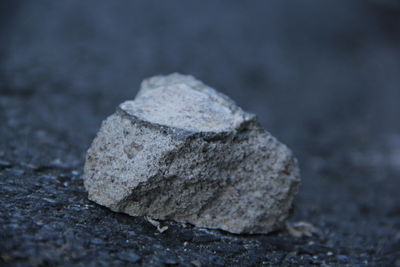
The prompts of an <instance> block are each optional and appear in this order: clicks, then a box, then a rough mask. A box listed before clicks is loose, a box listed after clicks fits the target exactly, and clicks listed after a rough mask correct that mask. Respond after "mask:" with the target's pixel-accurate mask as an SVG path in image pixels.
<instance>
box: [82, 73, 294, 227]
mask: <svg viewBox="0 0 400 267" xmlns="http://www.w3.org/2000/svg"><path fill="white" fill-rule="evenodd" d="M84 177H85V183H84V184H85V187H86V189H87V190H88V192H89V199H91V200H93V201H95V202H97V203H99V204H101V205H104V206H106V207H109V208H111V209H112V210H114V211H119V212H125V213H128V214H130V215H134V216H149V217H151V218H155V219H171V220H175V221H178V222H183V223H191V224H194V225H196V226H200V227H207V228H217V229H223V230H226V231H229V232H232V233H266V232H270V231H273V230H276V229H278V228H279V227H281V226H282V223H283V222H284V220H285V219H286V218H287V216H288V213H289V210H290V208H291V204H292V201H293V198H294V196H295V194H296V193H297V191H298V187H299V184H300V178H299V168H298V165H297V161H296V159H295V158H294V157H293V155H292V152H291V151H290V150H289V149H288V148H287V147H286V146H285V145H283V144H282V143H280V142H279V141H277V140H276V138H274V137H273V136H271V135H270V134H269V133H268V132H267V131H265V130H264V129H262V128H261V126H260V125H259V123H258V122H257V120H256V118H255V116H254V115H252V114H250V113H246V112H244V111H243V110H242V109H241V108H239V107H238V106H237V105H235V103H234V102H233V101H232V100H230V99H229V98H228V97H227V96H225V95H222V94H221V93H218V92H217V91H216V90H214V89H212V88H210V87H208V86H206V85H204V84H203V83H202V82H200V81H198V80H196V79H195V78H193V77H192V76H184V75H180V74H172V75H168V76H156V77H153V78H150V79H148V80H145V81H144V82H143V83H142V86H141V89H140V91H139V93H138V95H137V97H136V98H135V100H134V101H126V102H124V103H122V104H121V105H120V106H119V107H118V109H117V111H116V113H115V114H113V115H111V116H110V117H108V118H107V119H106V120H105V121H104V122H103V124H102V126H101V129H100V131H99V133H98V134H97V137H96V138H95V140H94V141H93V144H92V146H91V148H90V149H89V150H88V153H87V158H86V164H85V174H84Z"/></svg>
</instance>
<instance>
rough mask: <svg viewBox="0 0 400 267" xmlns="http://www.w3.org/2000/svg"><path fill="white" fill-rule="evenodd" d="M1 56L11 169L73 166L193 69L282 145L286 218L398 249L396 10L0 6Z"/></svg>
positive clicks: (252, 5)
mask: <svg viewBox="0 0 400 267" xmlns="http://www.w3.org/2000/svg"><path fill="white" fill-rule="evenodd" d="M0 49H1V50H0V119H1V127H0V137H1V140H2V142H0V159H3V160H5V161H7V162H11V163H12V164H11V165H13V164H15V165H16V166H20V165H21V166H25V165H29V166H41V165H46V164H49V162H50V163H51V162H58V163H59V162H61V163H62V164H64V165H63V166H69V167H68V168H75V169H77V170H79V171H80V170H81V167H82V165H83V159H84V155H85V151H86V149H87V148H88V146H89V145H90V142H91V140H92V139H93V137H94V135H95V133H96V131H97V130H98V128H99V126H100V123H101V120H103V119H104V118H105V117H106V116H107V115H109V114H111V113H112V112H113V111H114V109H115V107H116V106H117V105H118V104H119V103H121V102H122V101H124V100H126V99H133V98H134V96H135V94H136V92H137V90H138V88H139V84H140V82H141V81H142V80H143V79H144V78H146V77H149V76H153V75H156V74H168V73H172V72H180V73H184V74H191V75H194V76H195V77H197V78H198V79H200V80H202V81H204V82H205V83H206V84H208V85H210V86H212V87H215V88H217V89H218V90H220V91H222V92H223V93H225V94H227V95H228V96H230V97H231V98H233V99H234V100H235V101H236V102H237V103H238V104H239V105H240V106H242V107H243V108H244V109H246V110H248V111H250V112H253V113H256V114H257V115H258V116H259V119H260V121H261V122H262V124H263V125H264V126H265V127H266V129H268V130H269V131H270V132H272V134H274V135H275V136H277V137H278V139H280V140H281V141H283V142H284V143H286V144H288V145H289V146H290V147H291V148H292V149H293V150H294V152H295V154H296V155H297V156H298V158H299V161H300V165H301V167H302V171H303V187H302V189H301V192H300V194H299V197H298V200H297V202H296V203H297V204H296V207H295V215H294V218H295V219H301V220H306V221H311V222H313V223H314V224H315V225H317V226H318V227H320V228H321V229H322V230H323V231H325V234H326V235H327V236H328V240H329V241H328V242H331V243H330V244H331V245H332V246H339V245H340V246H346V247H347V248H349V249H350V248H355V247H356V248H358V247H360V249H362V248H363V249H364V250H365V251H367V252H365V253H367V254H368V255H378V254H379V253H383V254H382V255H386V254H385V253H389V252H387V251H386V250H387V247H389V248H390V249H389V251H392V250H393V246H394V248H395V249H394V250H395V251H397V252H396V253H398V251H399V250H400V245H398V244H400V241H399V240H400V234H399V232H400V221H399V217H400V207H399V203H400V198H399V196H398V193H397V191H398V188H399V187H400V180H399V179H400V178H399V173H400V123H399V119H398V115H399V114H400V113H399V112H400V105H399V100H400V88H399V85H400V2H399V1H397V0H386V1H383V0H382V1H378V0H364V1H352V0H343V1H301V2H300V1H228V0H226V1H177V0H173V1H144V0H143V1H100V0H96V1H94V0H93V1H80V0H74V1H45V0H44V1H1V2H0ZM21 168H22V167H21ZM66 194H67V193H66ZM82 194H83V193H82ZM393 244H394V245H393ZM396 246H398V247H396ZM368 251H369V252H368ZM382 251H383V252H382ZM391 253H392V254H391ZM389 254H390V255H393V252H390V253H389ZM379 255H380V254H379ZM396 255H398V254H396ZM361 262H362V261H361ZM391 263H393V262H391ZM398 264H400V263H398Z"/></svg>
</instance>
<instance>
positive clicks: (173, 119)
mask: <svg viewBox="0 0 400 267" xmlns="http://www.w3.org/2000/svg"><path fill="white" fill-rule="evenodd" d="M120 108H121V109H122V110H124V111H125V112H127V113H128V114H130V115H133V116H136V117H137V118H139V119H141V120H144V121H148V122H151V123H157V124H160V125H165V126H169V127H175V128H179V129H183V130H187V131H192V132H224V131H231V130H233V129H236V128H238V127H240V125H241V124H242V123H243V122H245V121H248V120H250V119H252V118H253V115H252V114H249V113H246V112H244V111H243V110H242V109H241V108H240V107H238V106H236V105H235V104H234V102H233V101H232V100H230V99H229V98H228V97H226V96H225V95H222V94H220V93H218V92H217V91H215V90H214V89H212V88H210V87H208V86H206V85H205V84H203V83H202V82H200V81H198V80H196V79H195V78H194V77H192V76H186V75H181V74H172V75H168V76H155V77H153V78H150V79H147V80H145V81H144V82H143V83H142V85H141V88H140V91H139V93H138V95H137V96H136V98H135V100H133V101H132V100H130V101H126V102H124V103H122V104H121V105H120Z"/></svg>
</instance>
